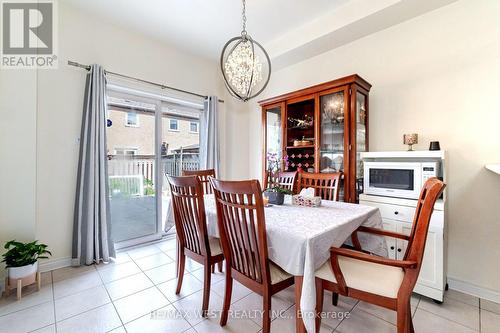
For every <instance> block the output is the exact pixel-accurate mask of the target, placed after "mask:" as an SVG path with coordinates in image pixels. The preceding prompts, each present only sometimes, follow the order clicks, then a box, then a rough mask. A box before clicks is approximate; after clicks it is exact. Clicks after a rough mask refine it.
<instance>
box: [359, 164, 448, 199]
mask: <svg viewBox="0 0 500 333" xmlns="http://www.w3.org/2000/svg"><path fill="white" fill-rule="evenodd" d="M438 166H439V164H438V163H437V162H365V163H364V183H363V185H364V186H363V187H364V193H365V194H372V195H381V196H386V197H396V198H406V199H418V197H419V195H420V190H421V189H422V186H423V185H424V183H425V181H426V180H427V179H429V178H431V177H438Z"/></svg>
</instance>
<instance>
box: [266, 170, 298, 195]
mask: <svg viewBox="0 0 500 333" xmlns="http://www.w3.org/2000/svg"><path fill="white" fill-rule="evenodd" d="M296 180H297V171H288V172H280V173H278V174H277V175H269V174H267V177H266V186H265V187H266V188H267V187H268V186H269V182H274V183H275V184H276V185H277V186H279V187H281V188H282V189H286V190H289V191H291V192H294V190H295V181H296Z"/></svg>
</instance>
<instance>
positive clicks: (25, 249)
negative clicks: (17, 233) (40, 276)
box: [2, 240, 52, 286]
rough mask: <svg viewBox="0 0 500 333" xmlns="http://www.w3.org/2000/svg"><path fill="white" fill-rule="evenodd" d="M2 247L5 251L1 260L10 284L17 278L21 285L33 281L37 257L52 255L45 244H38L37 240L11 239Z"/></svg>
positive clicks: (14, 282) (14, 283)
mask: <svg viewBox="0 0 500 333" xmlns="http://www.w3.org/2000/svg"><path fill="white" fill-rule="evenodd" d="M4 248H5V249H6V250H7V252H6V253H4V254H3V260H2V262H5V263H6V266H7V274H8V284H9V285H10V286H12V285H16V283H17V281H18V280H22V284H21V285H22V286H27V285H30V284H32V283H35V281H36V273H37V271H38V259H40V258H48V257H47V256H45V255H46V254H48V255H52V253H50V251H48V250H47V245H45V244H38V241H33V242H30V243H22V242H18V241H16V240H11V241H9V242H7V243H6V244H5V246H4Z"/></svg>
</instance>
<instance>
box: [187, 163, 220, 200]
mask: <svg viewBox="0 0 500 333" xmlns="http://www.w3.org/2000/svg"><path fill="white" fill-rule="evenodd" d="M182 174H183V175H184V176H197V177H198V179H199V180H200V182H201V185H202V187H203V193H204V194H210V193H213V189H212V185H210V182H209V180H208V177H214V178H215V170H214V169H207V170H184V171H183V172H182Z"/></svg>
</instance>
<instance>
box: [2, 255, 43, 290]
mask: <svg viewBox="0 0 500 333" xmlns="http://www.w3.org/2000/svg"><path fill="white" fill-rule="evenodd" d="M37 271H38V261H37V262H35V263H34V264H31V265H26V266H21V267H9V268H8V269H7V272H8V274H9V284H12V283H15V281H17V280H23V286H26V285H29V284H32V283H33V282H35V280H36V272H37Z"/></svg>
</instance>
